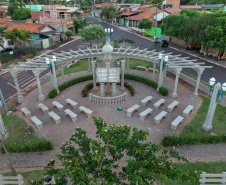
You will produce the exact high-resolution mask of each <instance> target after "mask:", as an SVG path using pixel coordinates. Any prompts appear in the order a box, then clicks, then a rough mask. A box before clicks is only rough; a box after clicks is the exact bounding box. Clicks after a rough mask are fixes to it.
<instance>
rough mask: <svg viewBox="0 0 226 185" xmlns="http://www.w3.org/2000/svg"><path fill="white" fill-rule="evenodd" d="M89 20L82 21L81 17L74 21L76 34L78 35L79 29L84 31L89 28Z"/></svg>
mask: <svg viewBox="0 0 226 185" xmlns="http://www.w3.org/2000/svg"><path fill="white" fill-rule="evenodd" d="M87 25H88V24H87V19H86V18H85V19H82V18H81V16H79V17H78V18H77V19H76V20H74V27H75V32H76V33H78V30H79V29H82V28H83V27H85V26H87Z"/></svg>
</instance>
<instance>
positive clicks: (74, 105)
mask: <svg viewBox="0 0 226 185" xmlns="http://www.w3.org/2000/svg"><path fill="white" fill-rule="evenodd" d="M65 101H66V102H67V104H69V105H71V106H72V107H73V109H76V108H77V106H78V103H77V102H75V101H73V100H71V99H70V98H68V99H66V100H65Z"/></svg>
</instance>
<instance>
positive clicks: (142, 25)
mask: <svg viewBox="0 0 226 185" xmlns="http://www.w3.org/2000/svg"><path fill="white" fill-rule="evenodd" d="M152 24H153V22H152V21H151V20H150V19H148V18H147V17H144V18H143V19H141V20H140V21H139V24H138V28H139V29H148V28H151V27H152Z"/></svg>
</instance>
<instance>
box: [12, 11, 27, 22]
mask: <svg viewBox="0 0 226 185" xmlns="http://www.w3.org/2000/svg"><path fill="white" fill-rule="evenodd" d="M11 18H12V19H14V20H26V19H30V18H31V10H28V9H26V8H20V9H16V10H15V11H14V12H13V15H12V16H11Z"/></svg>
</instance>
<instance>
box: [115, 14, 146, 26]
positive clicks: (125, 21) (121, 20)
mask: <svg viewBox="0 0 226 185" xmlns="http://www.w3.org/2000/svg"><path fill="white" fill-rule="evenodd" d="M142 12H144V10H135V11H132V12H126V13H123V14H121V15H118V18H117V23H120V24H122V25H124V26H127V20H125V18H127V17H130V16H134V15H138V14H140V13H142Z"/></svg>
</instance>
